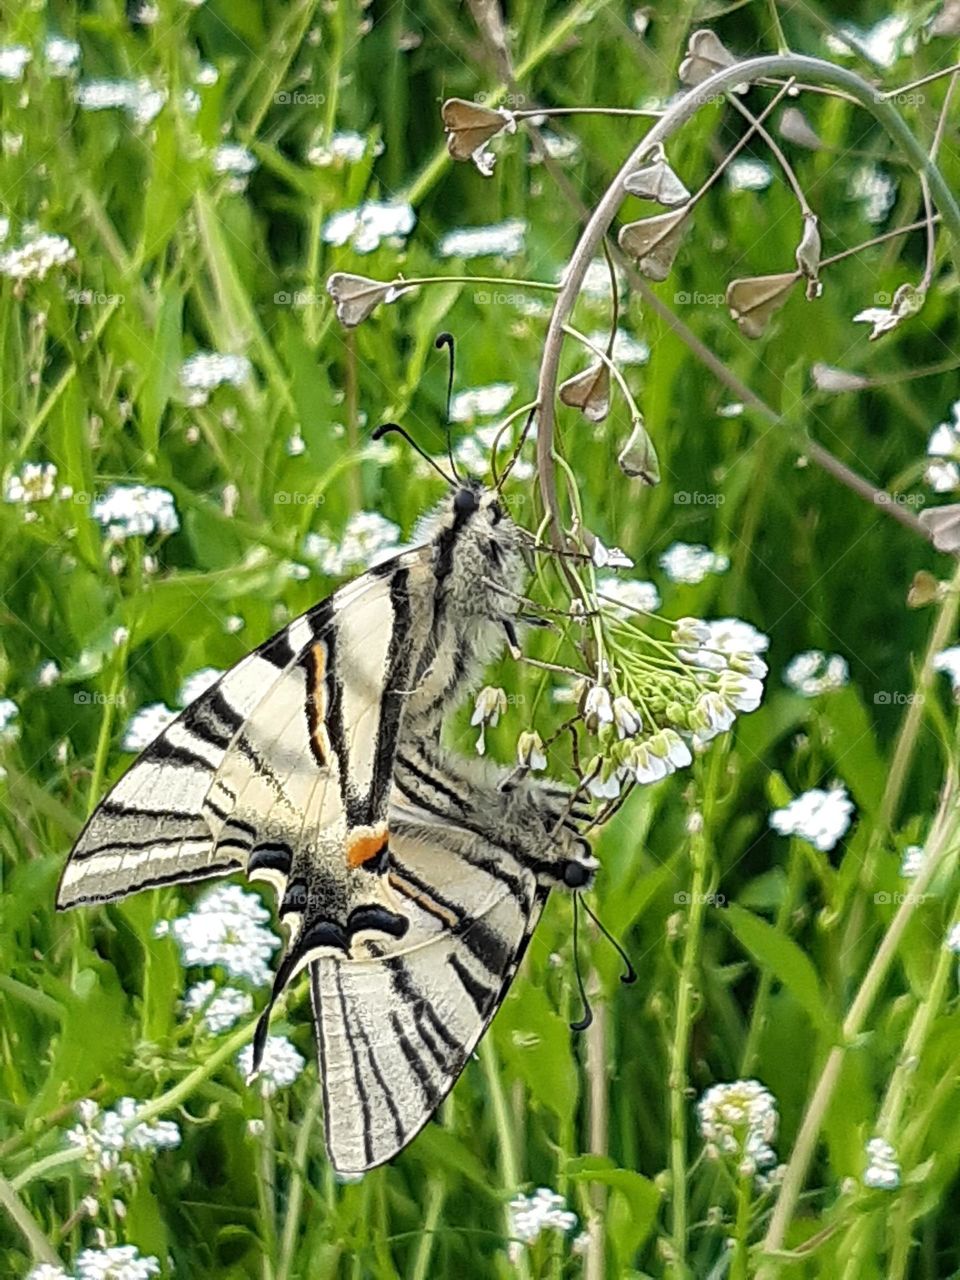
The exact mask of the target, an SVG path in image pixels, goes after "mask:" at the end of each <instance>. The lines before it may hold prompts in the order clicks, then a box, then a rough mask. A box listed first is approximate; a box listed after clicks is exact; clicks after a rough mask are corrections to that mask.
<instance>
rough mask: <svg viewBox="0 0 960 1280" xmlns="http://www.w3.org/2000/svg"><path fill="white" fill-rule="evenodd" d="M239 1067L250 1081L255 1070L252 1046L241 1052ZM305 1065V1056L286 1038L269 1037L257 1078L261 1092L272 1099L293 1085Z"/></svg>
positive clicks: (238, 1061) (238, 1059)
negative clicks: (278, 1091) (279, 1090)
mask: <svg viewBox="0 0 960 1280" xmlns="http://www.w3.org/2000/svg"><path fill="white" fill-rule="evenodd" d="M237 1065H238V1066H239V1068H240V1070H241V1071H242V1072H243V1075H244V1078H246V1079H249V1077H250V1073H251V1072H252V1070H253V1046H252V1045H249V1044H248V1045H247V1046H246V1048H245V1049H242V1050H241V1051H240V1054H239V1055H238V1057H237ZM305 1065H306V1063H305V1062H304V1059H303V1056H302V1055H301V1054H300V1053H298V1052H297V1049H296V1048H295V1047H294V1045H292V1044H291V1042H290V1041H289V1040H288V1039H287V1037H286V1036H267V1040H266V1043H265V1044H264V1046H263V1057H262V1058H261V1059H260V1069H259V1071H258V1072H257V1077H256V1078H257V1081H258V1083H259V1085H260V1092H261V1093H262V1095H263V1096H264V1097H265V1098H272V1097H273V1095H274V1094H275V1093H276V1092H277V1090H278V1089H285V1088H287V1087H288V1086H289V1085H291V1084H293V1082H294V1081H295V1080H296V1078H297V1076H299V1074H300V1072H301V1071H302V1070H303V1068H304V1066H305Z"/></svg>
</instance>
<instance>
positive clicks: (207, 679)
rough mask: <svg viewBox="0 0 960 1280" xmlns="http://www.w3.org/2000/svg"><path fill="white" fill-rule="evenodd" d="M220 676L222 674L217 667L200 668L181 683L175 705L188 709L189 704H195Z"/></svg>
mask: <svg viewBox="0 0 960 1280" xmlns="http://www.w3.org/2000/svg"><path fill="white" fill-rule="evenodd" d="M222 675H223V672H222V671H221V669H220V668H219V667H201V668H200V669H199V671H194V672H191V674H190V675H188V676H186V677H185V678H184V679H183V680H182V681H181V684H180V688H179V690H178V691H177V705H178V706H181V707H189V705H190V703H191V702H195V701H196V700H197V698H199V697H200V696H201V694H204V693H206V692H207V690H208V689H212V688H213V686H214V685H215V684H216V683H217V681H218V680H219V679H220V677H221V676H222Z"/></svg>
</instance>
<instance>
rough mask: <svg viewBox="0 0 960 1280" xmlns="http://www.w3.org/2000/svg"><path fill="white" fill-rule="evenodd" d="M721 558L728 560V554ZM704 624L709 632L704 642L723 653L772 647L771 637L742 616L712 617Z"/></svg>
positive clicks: (746, 651) (744, 651) (765, 649)
mask: <svg viewBox="0 0 960 1280" xmlns="http://www.w3.org/2000/svg"><path fill="white" fill-rule="evenodd" d="M721 559H722V560H724V561H726V556H723V557H721ZM724 567H726V565H725V566H724ZM713 572H722V570H713ZM704 625H705V626H706V628H707V631H708V632H709V634H708V636H707V639H706V640H705V641H704V644H705V645H707V646H708V647H709V648H711V649H719V651H720V652H721V653H725V654H728V655H734V654H744V653H766V651H767V649H769V647H770V637H769V636H766V635H764V634H763V632H762V631H758V630H757V628H756V627H755V626H753V625H752V624H751V623H749V622H744V621H743V619H742V618H711V619H710V620H709V621H708V622H706V623H705V624H704Z"/></svg>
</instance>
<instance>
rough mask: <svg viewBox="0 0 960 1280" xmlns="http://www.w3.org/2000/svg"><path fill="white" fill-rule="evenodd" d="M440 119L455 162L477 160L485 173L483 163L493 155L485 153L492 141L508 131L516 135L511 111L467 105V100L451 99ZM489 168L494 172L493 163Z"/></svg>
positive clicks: (445, 105)
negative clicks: (499, 134)
mask: <svg viewBox="0 0 960 1280" xmlns="http://www.w3.org/2000/svg"><path fill="white" fill-rule="evenodd" d="M440 116H441V118H442V120H443V127H444V131H445V133H446V135H447V151H448V152H449V153H450V155H451V156H452V157H453V159H454V160H476V163H477V167H478V168H480V169H481V172H483V169H484V166H483V165H482V164H481V160H483V161H484V162H486V157H487V156H489V155H490V154H491V153H490V152H486V151H484V147H485V146H486V144H487V143H488V142H489V141H490V139H491V138H495V137H496V136H497V134H498V133H502V132H503V131H504V130H506V131H507V132H508V133H515V132H516V128H517V122H516V120H515V119H514V118H513V115H512V113H511V112H509V111H506V110H504V109H503V108H494V107H485V106H482V105H480V104H479V103H477V102H467V100H466V99H465V98H448V99H447V100H446V102H445V103H444V104H443V106H442V107H441V108H440ZM478 157H479V158H478ZM489 167H490V169H492V167H493V166H492V162H491V163H490V165H489Z"/></svg>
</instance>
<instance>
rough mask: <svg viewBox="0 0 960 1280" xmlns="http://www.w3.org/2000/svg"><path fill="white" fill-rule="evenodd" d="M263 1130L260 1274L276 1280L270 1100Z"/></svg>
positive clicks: (266, 1103)
mask: <svg viewBox="0 0 960 1280" xmlns="http://www.w3.org/2000/svg"><path fill="white" fill-rule="evenodd" d="M261 1123H262V1124H263V1130H262V1132H261V1133H260V1135H259V1146H260V1150H259V1158H258V1160H257V1198H258V1200H259V1201H260V1221H261V1223H262V1242H261V1249H262V1252H261V1255H260V1274H261V1276H262V1277H263V1280H274V1277H275V1275H276V1272H275V1271H274V1266H273V1260H274V1258H275V1257H276V1245H277V1185H276V1184H277V1161H276V1133H275V1129H274V1123H273V1109H272V1106H271V1103H270V1099H269V1098H264V1099H263V1118H262V1121H261Z"/></svg>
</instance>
